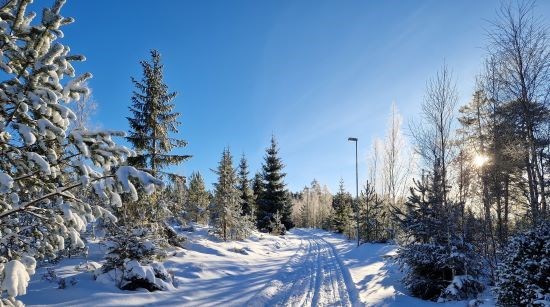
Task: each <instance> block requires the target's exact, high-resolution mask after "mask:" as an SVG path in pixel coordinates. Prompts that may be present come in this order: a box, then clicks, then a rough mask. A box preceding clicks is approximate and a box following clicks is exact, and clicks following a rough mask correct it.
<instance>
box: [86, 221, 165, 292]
mask: <svg viewBox="0 0 550 307" xmlns="http://www.w3.org/2000/svg"><path fill="white" fill-rule="evenodd" d="M117 229H118V234H117V235H113V236H111V237H109V238H108V241H107V242H108V251H107V256H106V262H105V264H104V265H103V266H102V267H101V268H99V269H98V270H97V271H96V279H97V280H99V281H100V282H108V283H109V282H112V283H115V284H116V285H117V286H118V287H119V288H120V289H122V290H135V289H138V288H143V289H147V290H149V291H156V290H169V289H171V288H173V286H172V277H171V276H170V274H168V272H167V271H166V270H165V269H164V267H163V266H162V264H161V263H158V262H157V261H159V260H162V259H163V258H164V257H166V254H165V252H164V247H166V246H167V244H168V242H166V241H165V240H164V239H163V237H162V236H158V235H155V234H154V233H151V232H150V229H148V228H143V229H124V228H121V227H117Z"/></svg>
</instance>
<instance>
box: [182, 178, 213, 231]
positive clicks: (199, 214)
mask: <svg viewBox="0 0 550 307" xmlns="http://www.w3.org/2000/svg"><path fill="white" fill-rule="evenodd" d="M209 204H210V195H209V194H208V191H206V188H205V186H204V180H203V179H202V176H201V173H200V172H193V173H191V176H190V178H189V189H188V192H187V205H186V206H185V207H186V211H187V213H188V218H189V219H190V220H192V221H194V222H197V223H202V224H204V223H206V222H207V221H208V216H207V210H208V205H209Z"/></svg>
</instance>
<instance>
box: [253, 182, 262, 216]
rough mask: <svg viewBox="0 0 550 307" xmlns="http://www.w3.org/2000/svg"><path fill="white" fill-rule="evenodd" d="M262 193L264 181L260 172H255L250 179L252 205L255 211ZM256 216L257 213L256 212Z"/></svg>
mask: <svg viewBox="0 0 550 307" xmlns="http://www.w3.org/2000/svg"><path fill="white" fill-rule="evenodd" d="M263 192H264V181H263V176H262V173H261V172H257V173H256V174H255V175H254V178H253V179H252V197H253V198H254V205H255V208H256V209H257V208H258V207H259V205H258V201H259V200H260V195H262V193H263ZM256 216H257V211H256Z"/></svg>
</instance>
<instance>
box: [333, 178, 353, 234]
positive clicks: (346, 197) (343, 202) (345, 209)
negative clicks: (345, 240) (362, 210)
mask: <svg viewBox="0 0 550 307" xmlns="http://www.w3.org/2000/svg"><path fill="white" fill-rule="evenodd" d="M351 203H352V197H351V194H350V193H348V192H346V191H345V189H344V180H343V179H340V186H339V188H338V193H336V195H334V198H333V199H332V208H333V209H334V216H333V221H332V228H333V229H334V230H335V231H336V232H338V233H344V232H348V235H349V225H350V223H352V221H350V216H351V215H352V213H353V212H352V206H351Z"/></svg>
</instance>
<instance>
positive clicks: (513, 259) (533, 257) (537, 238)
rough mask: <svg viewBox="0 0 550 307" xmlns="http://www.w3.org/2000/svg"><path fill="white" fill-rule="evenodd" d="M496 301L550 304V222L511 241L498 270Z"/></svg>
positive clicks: (507, 303) (530, 304)
mask: <svg viewBox="0 0 550 307" xmlns="http://www.w3.org/2000/svg"><path fill="white" fill-rule="evenodd" d="M496 297H497V302H498V303H499V304H500V305H504V306H548V305H550V222H548V221H547V222H545V223H543V224H542V225H540V226H539V227H537V228H536V229H533V230H531V231H528V232H526V233H523V234H519V235H517V236H515V237H513V238H512V239H511V240H510V243H509V244H508V246H507V247H506V249H505V251H504V258H503V260H502V262H501V263H500V265H499V267H498V269H497V287H496Z"/></svg>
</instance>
